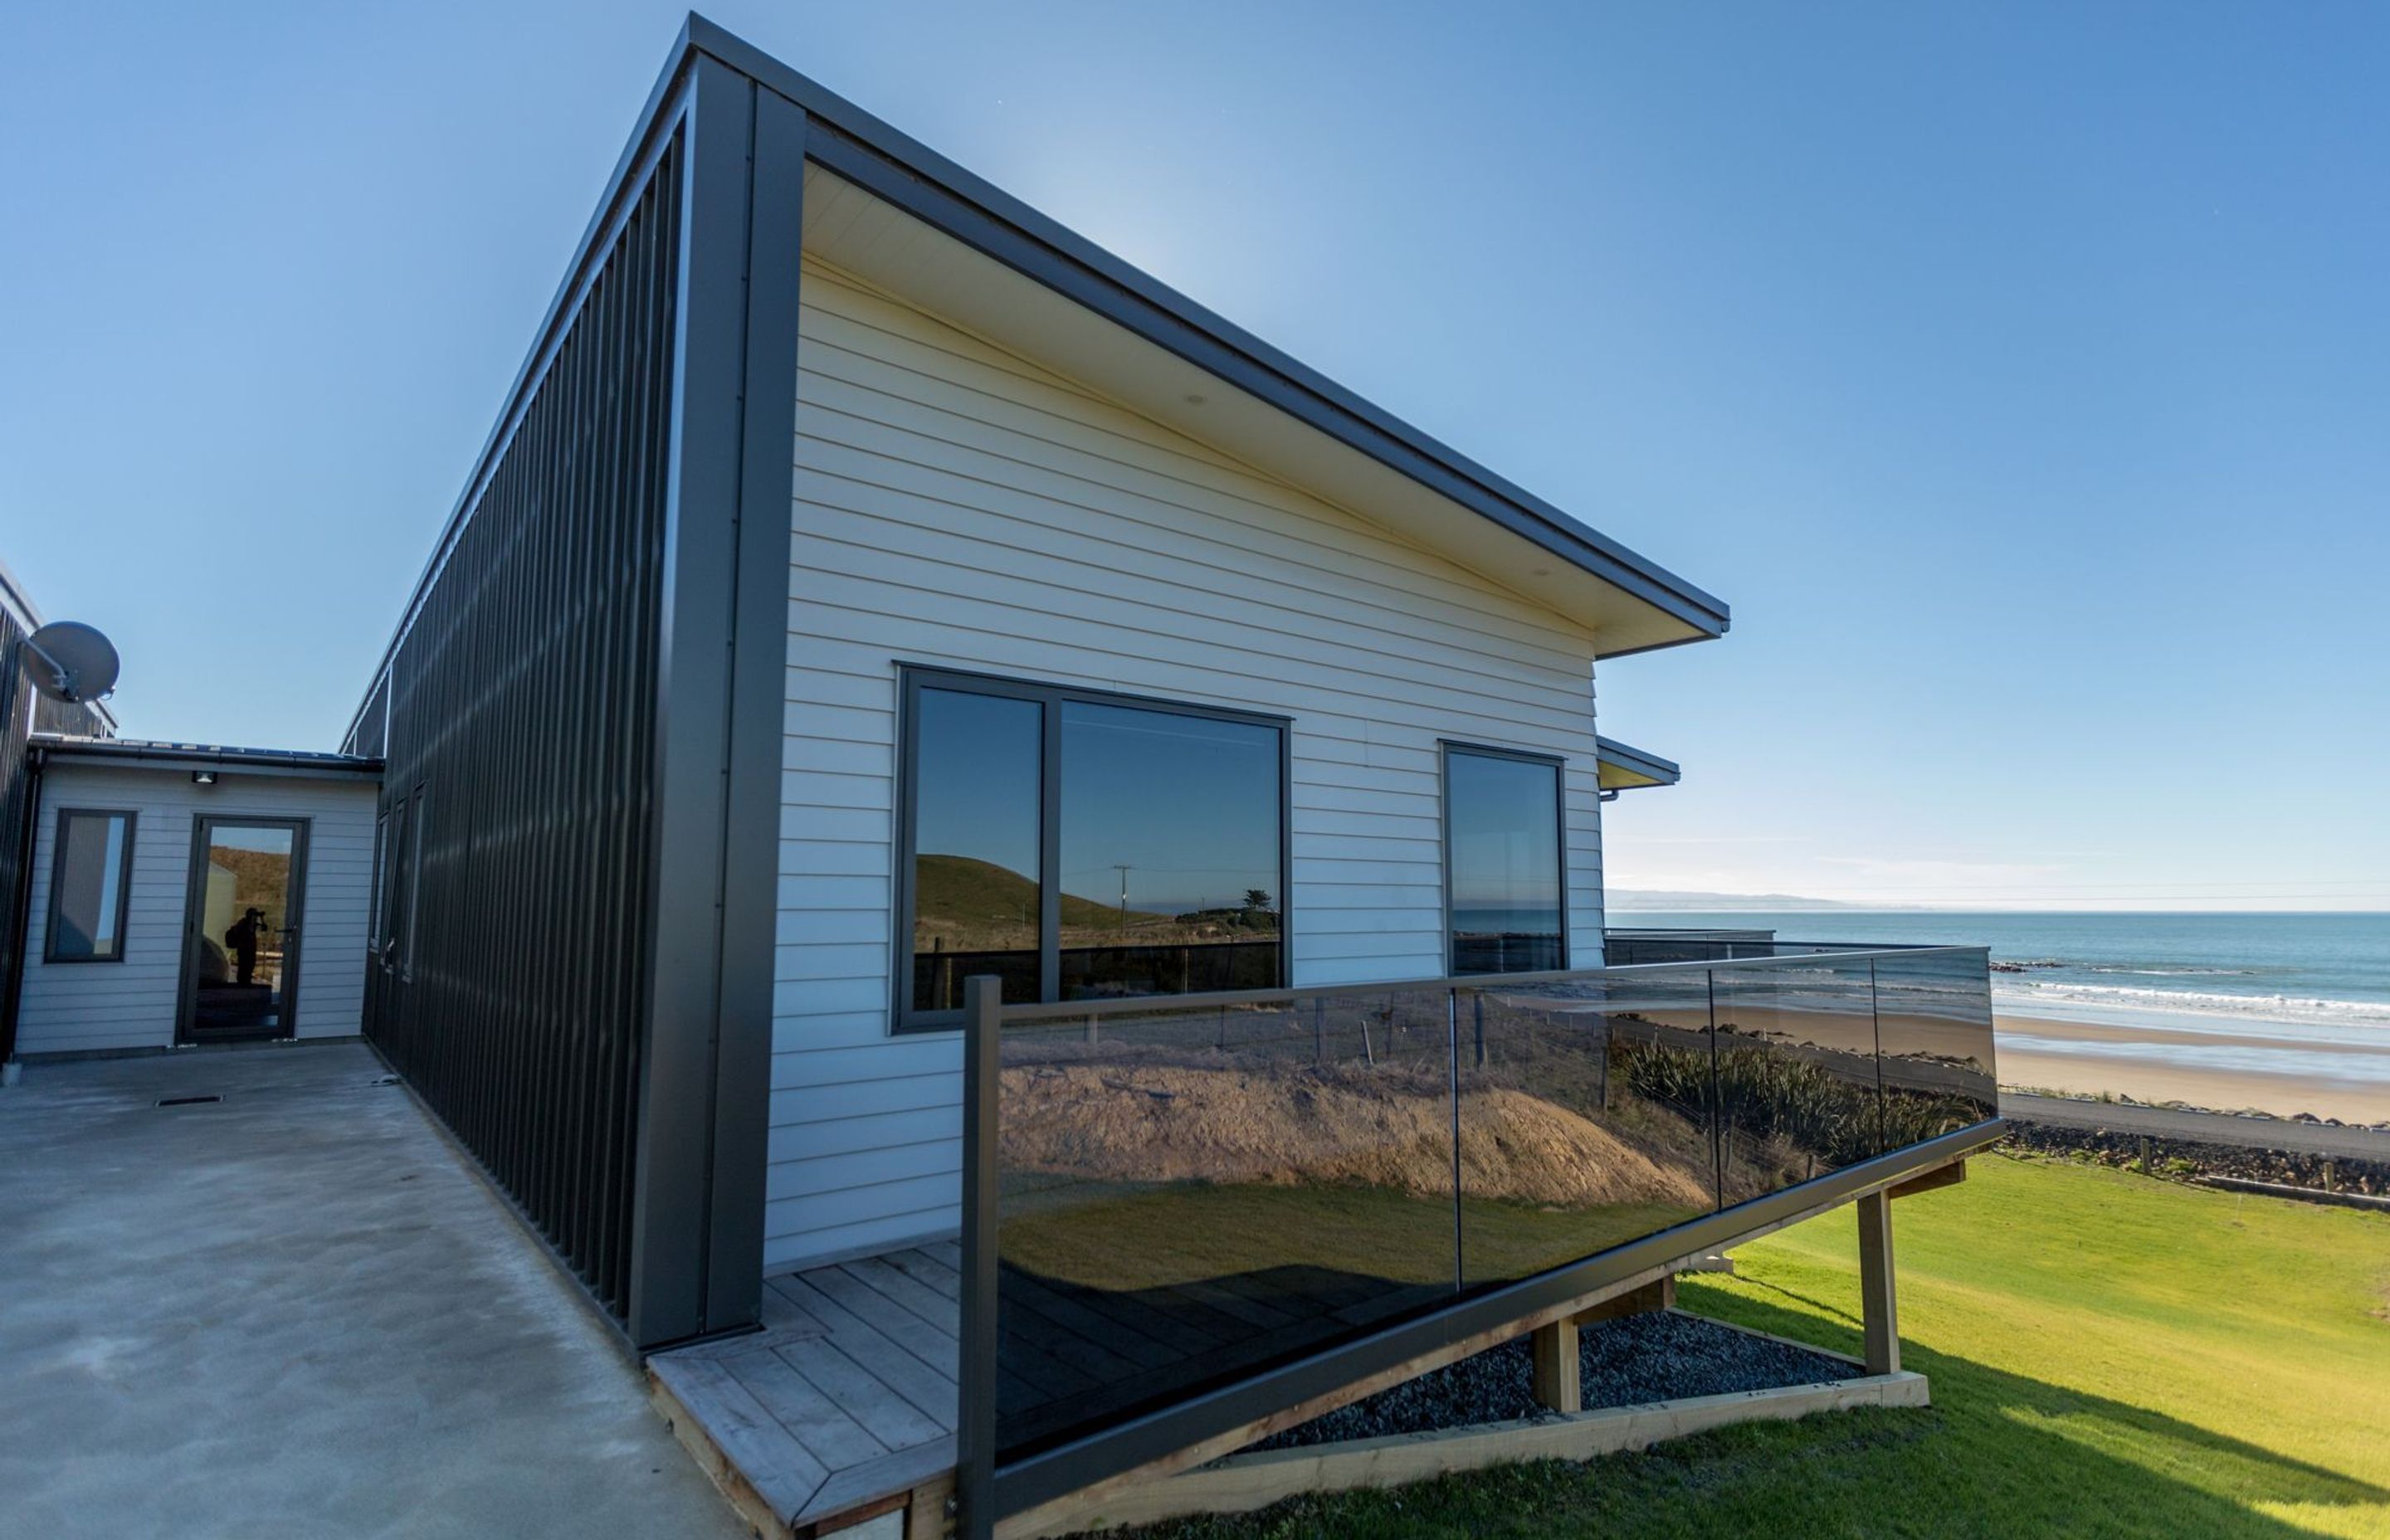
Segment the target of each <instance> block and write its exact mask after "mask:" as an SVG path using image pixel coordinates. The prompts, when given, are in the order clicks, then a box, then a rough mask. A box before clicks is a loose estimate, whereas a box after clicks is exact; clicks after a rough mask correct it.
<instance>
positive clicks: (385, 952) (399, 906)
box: [374, 797, 412, 972]
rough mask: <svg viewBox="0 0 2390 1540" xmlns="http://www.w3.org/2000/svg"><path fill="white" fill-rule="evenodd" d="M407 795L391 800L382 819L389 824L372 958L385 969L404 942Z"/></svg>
mask: <svg viewBox="0 0 2390 1540" xmlns="http://www.w3.org/2000/svg"><path fill="white" fill-rule="evenodd" d="M406 806H407V802H406V799H405V797H401V798H399V799H398V800H397V801H396V802H392V803H391V804H390V812H389V814H388V815H386V816H385V819H384V821H385V822H386V823H387V824H388V825H389V840H388V841H387V845H388V848H387V850H386V851H385V852H384V854H383V859H382V865H381V892H380V896H379V899H378V900H377V901H376V902H377V905H378V906H379V909H380V911H381V929H380V931H379V935H378V936H377V937H376V941H375V948H374V960H375V961H377V962H379V964H381V967H382V970H383V971H384V972H395V971H397V969H398V959H399V948H400V947H401V946H402V945H403V944H405V937H404V931H405V918H406V910H405V894H406V880H407V869H408V867H409V866H410V865H411V864H412V859H411V857H410V855H409V846H408V843H407V838H406V836H407V828H408V826H407V819H406Z"/></svg>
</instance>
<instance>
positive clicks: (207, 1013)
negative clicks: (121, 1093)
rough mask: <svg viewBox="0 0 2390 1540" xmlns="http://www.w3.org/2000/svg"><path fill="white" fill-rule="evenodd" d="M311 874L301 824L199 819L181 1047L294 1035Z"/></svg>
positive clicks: (179, 1033)
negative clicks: (302, 929) (302, 922)
mask: <svg viewBox="0 0 2390 1540" xmlns="http://www.w3.org/2000/svg"><path fill="white" fill-rule="evenodd" d="M306 872H307V824H306V820H304V819H301V818H235V817H217V816H213V815H206V816H202V817H200V818H199V821H198V828H196V829H195V831H194V833H193V839H192V853H191V892H190V899H189V902H188V904H187V905H186V908H185V910H184V914H185V917H186V918H185V920H184V934H185V938H186V956H185V958H184V964H183V1000H182V1011H181V1020H180V1024H179V1030H178V1031H177V1033H176V1034H175V1036H176V1040H177V1041H179V1042H183V1043H223V1042H236V1041H240V1040H244V1039H251V1038H271V1037H289V1036H290V1035H291V1030H292V1023H293V1022H294V1021H295V1020H296V1019H297V1018H296V1010H297V1001H298V986H299V922H300V918H301V914H302V909H303V906H304V899H305V890H306Z"/></svg>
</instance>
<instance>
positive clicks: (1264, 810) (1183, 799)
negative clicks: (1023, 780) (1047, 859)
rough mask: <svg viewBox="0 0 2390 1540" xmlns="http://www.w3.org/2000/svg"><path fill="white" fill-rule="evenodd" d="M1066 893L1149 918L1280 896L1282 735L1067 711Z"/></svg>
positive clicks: (1236, 725) (1126, 710)
mask: <svg viewBox="0 0 2390 1540" xmlns="http://www.w3.org/2000/svg"><path fill="white" fill-rule="evenodd" d="M1061 768H1062V887H1063V891H1064V892H1069V893H1072V894H1074V895H1076V896H1078V897H1082V898H1086V899H1089V900H1092V901H1094V902H1096V903H1099V904H1104V905H1115V904H1118V903H1119V902H1120V894H1121V882H1122V874H1121V872H1120V871H1119V870H1118V869H1117V868H1118V867H1119V866H1128V867H1129V871H1128V873H1127V883H1128V906H1129V907H1130V908H1131V909H1137V910H1144V911H1147V912H1150V913H1154V914H1179V913H1185V912H1187V911H1189V910H1192V909H1197V908H1206V907H1208V908H1223V907H1229V906H1233V905H1239V904H1241V903H1242V902H1243V901H1244V895H1245V890H1247V889H1248V888H1259V889H1261V890H1263V891H1264V892H1267V893H1268V894H1269V895H1270V898H1271V902H1272V905H1273V906H1276V905H1278V904H1279V902H1280V901H1281V900H1282V899H1283V897H1284V895H1283V894H1281V893H1279V891H1278V889H1279V730H1278V729H1277V728H1275V727H1264V726H1259V725H1253V724H1251V723H1243V722H1222V721H1216V720H1214V719H1213V718H1210V717H1195V716H1180V715H1176V714H1175V713H1172V712H1159V711H1140V710H1137V709H1135V708H1133V707H1124V706H1099V705H1094V704H1090V703H1088V702H1086V701H1077V700H1073V701H1067V702H1065V703H1064V704H1063V706H1062V767H1061Z"/></svg>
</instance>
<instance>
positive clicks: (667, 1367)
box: [649, 1251, 962, 1529]
mask: <svg viewBox="0 0 2390 1540" xmlns="http://www.w3.org/2000/svg"><path fill="white" fill-rule="evenodd" d="M941 1268H944V1272H945V1274H946V1275H947V1276H949V1277H954V1278H955V1279H956V1281H957V1291H959V1286H960V1275H959V1274H958V1273H956V1272H955V1271H954V1269H953V1268H952V1267H951V1266H949V1265H947V1264H944V1262H942V1261H941V1260H940V1259H939V1258H938V1257H937V1256H935V1255H934V1254H932V1253H931V1252H928V1251H906V1252H905V1253H902V1254H901V1260H899V1258H897V1257H888V1258H871V1257H866V1258H861V1259H858V1260H857V1261H855V1262H851V1263H846V1264H841V1265H839V1266H835V1267H818V1268H813V1269H810V1270H808V1271H807V1272H805V1273H803V1274H802V1275H788V1276H783V1277H774V1278H769V1279H766V1280H765V1290H764V1327H765V1329H764V1330H762V1331H759V1332H755V1333H752V1335H749V1336H745V1337H733V1338H726V1339H724V1340H722V1341H713V1342H704V1343H700V1344H698V1345H696V1346H693V1347H687V1348H681V1349H677V1350H675V1351H674V1352H670V1353H662V1354H656V1355H655V1357H653V1358H652V1359H650V1360H649V1371H650V1372H651V1373H652V1374H653V1375H654V1376H655V1377H656V1379H657V1380H658V1381H659V1382H660V1383H661V1384H662V1385H663V1386H664V1387H665V1388H666V1389H668V1390H669V1391H670V1392H672V1394H673V1395H674V1396H675V1398H676V1399H677V1400H678V1401H679V1402H680V1404H681V1405H682V1406H683V1407H684V1408H686V1410H687V1413H688V1415H689V1417H690V1418H693V1419H694V1420H696V1421H697V1422H699V1423H700V1424H702V1426H703V1430H704V1432H705V1434H706V1436H707V1437H708V1438H709V1439H711V1440H712V1441H713V1445H714V1447H715V1448H716V1449H718V1450H719V1451H720V1452H721V1454H722V1456H723V1457H724V1458H725V1459H726V1460H727V1461H728V1462H729V1463H730V1464H731V1465H733V1466H735V1467H736V1468H737V1469H738V1471H739V1475H740V1476H741V1477H743V1478H744V1480H745V1481H746V1482H747V1483H748V1485H750V1486H751V1487H752V1488H753V1489H754V1491H755V1492H756V1493H757V1494H758V1495H761V1496H762V1497H763V1498H764V1500H765V1503H766V1504H768V1505H769V1506H770V1508H772V1510H773V1512H774V1513H775V1514H776V1515H777V1518H778V1519H779V1521H780V1524H781V1526H782V1527H783V1528H784V1529H795V1528H800V1527H802V1526H803V1525H806V1524H810V1523H812V1522H814V1521H817V1520H821V1519H828V1518H834V1517H836V1516H837V1515H839V1514H841V1513H845V1512H849V1511H852V1510H853V1509H855V1508H864V1507H867V1506H868V1505H871V1504H874V1503H878V1502H880V1501H882V1500H884V1499H887V1498H889V1497H891V1496H893V1495H898V1494H902V1493H906V1492H909V1491H911V1490H912V1489H914V1488H915V1487H918V1486H921V1485H923V1484H925V1483H928V1482H935V1481H937V1480H939V1479H941V1478H942V1477H944V1475H945V1474H946V1472H948V1471H950V1470H952V1469H954V1464H955V1433H954V1431H955V1425H956V1423H957V1421H958V1420H959V1417H960V1411H961V1397H960V1392H958V1391H957V1389H956V1387H955V1376H956V1372H957V1365H958V1362H959V1357H960V1348H959V1346H958V1344H957V1337H958V1335H959V1333H960V1331H961V1323H962V1315H961V1306H960V1305H959V1304H957V1303H956V1301H955V1299H954V1298H953V1297H952V1296H950V1295H948V1294H946V1293H944V1292H943V1291H942V1290H939V1289H938V1288H937V1287H935V1285H934V1283H927V1282H924V1281H923V1278H924V1277H933V1276H935V1275H936V1274H937V1273H938V1271H939V1270H940V1269H941ZM892 1280H893V1281H892ZM900 1302H901V1303H900ZM850 1307H852V1308H850Z"/></svg>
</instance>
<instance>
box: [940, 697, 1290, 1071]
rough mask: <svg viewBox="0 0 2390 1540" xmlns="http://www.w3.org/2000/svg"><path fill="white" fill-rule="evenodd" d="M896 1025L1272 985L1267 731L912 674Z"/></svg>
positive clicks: (1277, 846) (1265, 721) (1274, 894)
mask: <svg viewBox="0 0 2390 1540" xmlns="http://www.w3.org/2000/svg"><path fill="white" fill-rule="evenodd" d="M904 699H905V734H904V741H905V765H904V780H903V786H904V807H903V814H902V817H903V845H902V857H901V862H900V869H899V886H900V892H899V903H900V906H901V908H902V911H903V913H902V922H901V925H900V929H899V937H900V944H901V948H902V951H903V953H904V956H903V957H902V958H901V960H900V964H899V967H898V969H897V987H898V991H899V994H900V995H901V998H900V999H899V1001H898V1003H897V1023H898V1025H899V1026H900V1027H906V1028H920V1027H951V1026H953V1025H955V1024H956V1022H957V1021H958V1020H960V1014H961V1009H962V997H963V982H964V981H965V980H967V979H969V978H970V977H971V976H972V975H973V974H979V973H988V974H994V975H996V977H998V978H1000V979H1002V980H1003V981H1004V998H1005V999H1007V1000H1008V1001H1016V1000H1018V1001H1033V1000H1045V1001H1054V1000H1099V999H1112V998H1117V997H1121V996H1126V995H1187V994H1203V993H1207V992H1210V991H1214V990H1225V989H1273V988H1277V987H1279V986H1280V985H1282V984H1283V983H1284V982H1286V948H1285V939H1284V919H1283V909H1284V905H1283V902H1282V900H1283V895H1284V893H1285V891H1286V775H1287V757H1286V756H1287V743H1286V724H1285V723H1284V722H1283V721H1281V720H1279V719H1277V718H1273V717H1266V716H1255V715H1251V714H1249V713H1244V712H1224V711H1216V710H1213V709H1210V708H1206V707H1190V706H1179V705H1172V704H1168V703H1165V702H1161V701H1147V700H1141V699H1131V698H1128V697H1124V696H1115V695H1110V694H1104V693H1099V692H1096V691H1089V690H1076V689H1069V688H1064V687H1055V686H1041V685H1028V684H1021V683H1016V682H1014V681H1010V680H995V679H981V678H978V677H975V676H972V675H969V674H946V673H941V672H934V671H930V670H910V671H907V673H906V676H905V692H904Z"/></svg>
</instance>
